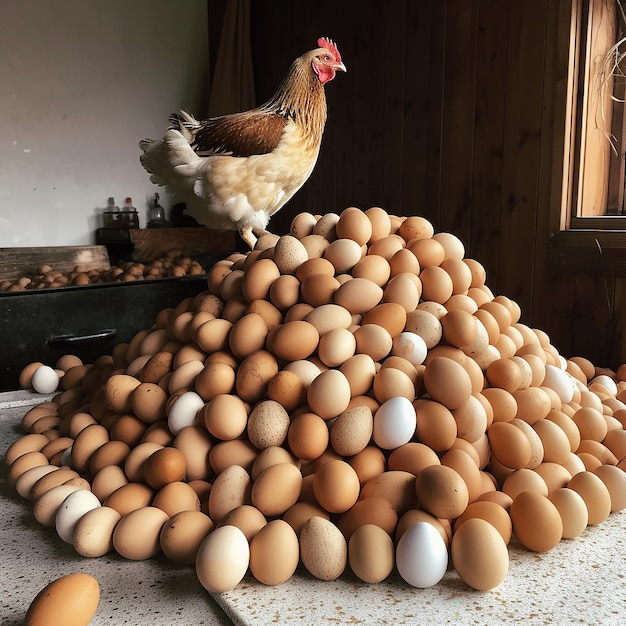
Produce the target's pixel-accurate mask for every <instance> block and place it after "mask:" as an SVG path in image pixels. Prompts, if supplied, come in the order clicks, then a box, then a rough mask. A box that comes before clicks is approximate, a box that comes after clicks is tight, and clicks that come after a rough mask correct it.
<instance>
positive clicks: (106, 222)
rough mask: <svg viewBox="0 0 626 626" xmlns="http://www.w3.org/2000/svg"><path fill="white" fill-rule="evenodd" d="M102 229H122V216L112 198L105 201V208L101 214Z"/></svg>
mask: <svg viewBox="0 0 626 626" xmlns="http://www.w3.org/2000/svg"><path fill="white" fill-rule="evenodd" d="M102 222H103V223H102V225H103V226H104V228H122V214H121V213H120V210H119V208H118V206H117V205H116V204H115V198H113V197H112V196H111V197H109V199H108V200H107V208H106V209H105V210H104V211H103V213H102Z"/></svg>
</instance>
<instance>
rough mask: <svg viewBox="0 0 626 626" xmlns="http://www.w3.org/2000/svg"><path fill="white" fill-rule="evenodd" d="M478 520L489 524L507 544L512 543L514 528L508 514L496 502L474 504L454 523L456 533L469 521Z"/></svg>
mask: <svg viewBox="0 0 626 626" xmlns="http://www.w3.org/2000/svg"><path fill="white" fill-rule="evenodd" d="M473 518H478V519H483V520H485V521H486V522H489V523H490V524H491V525H492V526H493V527H494V528H495V529H496V530H497V531H498V532H499V533H500V535H501V536H502V539H503V540H504V543H505V544H507V545H508V544H509V542H510V541H511V535H512V533H513V526H512V524H511V518H510V517H509V514H508V512H507V511H506V509H504V508H503V507H502V506H500V505H499V504H496V503H495V502H488V501H482V502H472V503H471V504H469V505H468V507H467V508H466V509H465V511H464V512H463V513H462V515H460V516H459V517H457V519H456V520H455V522H454V529H455V531H456V530H458V528H459V527H460V526H461V525H462V524H463V523H465V522H466V521H467V520H469V519H473Z"/></svg>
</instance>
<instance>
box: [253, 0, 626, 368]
mask: <svg viewBox="0 0 626 626" xmlns="http://www.w3.org/2000/svg"><path fill="white" fill-rule="evenodd" d="M567 5H568V2H567V0H419V1H415V0H388V1H387V2H380V1H379V0H360V1H359V2H353V1H352V0H335V2H332V3H328V2H322V1H320V0H309V1H307V2H293V0H254V1H253V2H252V38H253V41H252V45H253V58H254V70H255V81H256V92H257V94H256V95H257V100H258V101H259V102H262V101H265V100H266V99H267V98H269V96H270V95H271V94H272V93H273V92H274V90H275V88H276V86H277V85H278V83H279V82H280V80H281V78H282V77H283V75H284V73H285V72H286V69H287V67H288V65H289V64H290V63H291V61H292V60H293V58H295V57H296V56H298V55H299V54H300V53H302V52H304V51H305V50H308V49H310V48H312V47H314V46H315V42H316V40H317V37H318V36H320V35H324V36H329V37H331V38H333V39H334V40H335V41H336V43H337V45H338V47H339V50H340V51H341V54H342V57H343V60H344V62H345V64H346V66H347V69H348V73H347V74H346V75H343V74H341V75H338V76H337V78H336V79H335V81H333V82H332V83H329V84H328V85H327V99H328V106H329V118H328V122H327V127H326V133H325V137H324V142H323V146H322V152H321V156H320V159H319V161H318V164H317V167H316V169H315V171H314V173H313V175H312V177H311V178H310V180H309V182H308V183H307V184H306V185H305V187H304V188H303V189H302V190H301V191H300V192H299V194H297V195H296V196H295V198H294V199H293V200H292V201H291V202H290V204H289V205H287V206H286V207H285V208H284V209H283V211H282V212H281V213H280V214H278V215H277V216H276V217H275V218H274V219H273V221H272V223H271V227H272V230H274V231H275V232H279V233H281V232H287V231H288V228H289V224H290V221H291V218H292V217H293V216H294V215H296V214H297V213H298V212H300V211H311V212H313V213H324V212H327V211H334V212H340V211H341V210H342V209H344V208H346V207H348V206H358V207H360V208H364V209H366V208H368V207H370V206H374V205H378V206H382V207H384V208H385V209H386V210H387V211H389V212H390V213H396V214H401V215H414V214H419V215H423V216H425V217H427V218H428V219H429V220H431V222H432V223H433V225H434V226H435V228H436V230H439V231H441V230H444V231H448V232H452V233H454V234H456V235H457V236H458V237H459V238H460V239H461V240H462V241H463V243H464V244H465V247H466V256H468V257H471V258H474V259H477V260H478V261H480V262H481V263H482V264H483V265H484V266H485V268H486V270H487V284H488V285H489V286H490V287H491V289H492V291H493V292H494V293H495V294H504V295H507V296H509V297H511V298H513V299H514V300H516V301H517V302H518V303H519V304H520V306H521V308H522V321H523V322H525V323H526V324H529V325H531V326H534V327H537V328H541V329H542V330H544V331H546V332H547V333H548V334H549V335H550V337H551V339H552V342H553V343H554V345H555V346H556V347H557V348H558V349H559V351H560V352H561V354H563V355H564V356H574V355H581V356H586V357H587V358H590V359H592V360H593V362H594V363H595V364H597V365H603V366H613V367H616V366H617V365H618V364H620V363H622V362H624V361H626V351H625V350H624V349H623V348H624V345H623V339H622V337H623V333H622V330H621V326H622V325H623V322H622V321H621V318H622V317H623V313H622V315H620V313H621V312H622V311H623V308H622V307H623V306H624V303H625V301H626V289H625V288H624V285H625V284H626V283H624V279H623V278H621V279H620V278H614V277H613V276H611V275H608V274H606V275H602V274H601V273H600V275H598V274H597V273H596V274H591V273H590V274H585V273H580V272H578V273H575V272H567V271H563V268H562V267H561V268H559V269H558V271H556V270H554V269H551V266H550V264H549V262H548V252H549V240H550V237H551V235H552V233H553V232H554V231H555V229H558V195H559V192H560V176H561V169H560V163H561V159H562V149H563V128H564V106H565V105H564V102H565V90H566V78H567V76H566V70H567V33H568V29H569V14H568V11H567V8H568V6H567ZM564 41H565V47H564V43H563V42H564ZM555 198H556V200H555Z"/></svg>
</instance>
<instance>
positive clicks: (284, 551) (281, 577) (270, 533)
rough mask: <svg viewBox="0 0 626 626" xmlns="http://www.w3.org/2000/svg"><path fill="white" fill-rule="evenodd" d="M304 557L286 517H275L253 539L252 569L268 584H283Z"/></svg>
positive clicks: (257, 576)
mask: <svg viewBox="0 0 626 626" xmlns="http://www.w3.org/2000/svg"><path fill="white" fill-rule="evenodd" d="M299 558H300V549H299V544H298V536H297V535H296V532H295V530H294V529H293V528H292V527H291V526H290V525H289V524H288V523H287V522H285V521H284V520H282V519H274V520H272V521H271V522H269V523H268V524H266V525H265V526H263V528H261V529H260V530H259V531H258V532H257V533H256V535H254V537H253V538H252V541H251V542H250V572H251V573H252V575H253V576H254V577H255V578H256V579H257V580H258V581H259V582H261V583H263V584H265V585H279V584H281V583H284V582H286V581H287V580H289V579H290V578H291V576H292V575H293V573H294V572H295V571H296V567H297V566H298V561H299Z"/></svg>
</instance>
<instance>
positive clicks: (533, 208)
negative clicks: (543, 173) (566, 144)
mask: <svg viewBox="0 0 626 626" xmlns="http://www.w3.org/2000/svg"><path fill="white" fill-rule="evenodd" d="M510 9H511V10H510V13H509V26H508V32H509V37H508V42H507V43H508V45H507V51H506V54H507V56H508V59H507V81H506V101H505V107H506V108H505V116H506V117H505V130H504V139H503V158H504V162H503V174H502V212H501V218H500V253H499V257H498V283H497V290H498V292H499V293H504V294H505V295H507V296H509V297H511V298H513V299H515V300H516V301H517V302H518V304H519V305H520V306H521V308H522V315H523V318H524V319H526V318H527V316H528V315H529V312H530V311H532V281H533V279H532V275H533V270H534V255H533V252H534V241H535V223H536V219H537V210H538V206H537V173H538V168H539V163H540V158H539V156H540V148H541V120H542V106H543V93H542V86H543V75H544V69H545V65H544V55H545V49H544V45H543V42H544V41H545V37H546V24H545V15H546V0H532V1H529V2H524V3H520V2H512V3H511V4H510ZM538 42H542V45H538ZM527 312H528V313H527Z"/></svg>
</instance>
